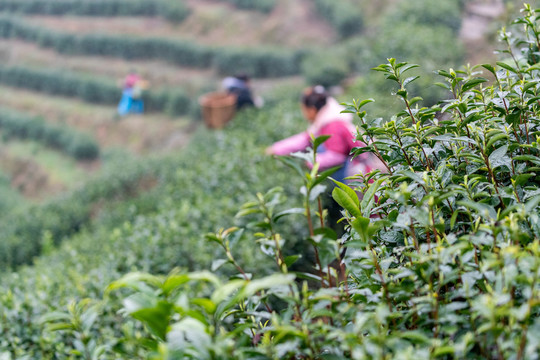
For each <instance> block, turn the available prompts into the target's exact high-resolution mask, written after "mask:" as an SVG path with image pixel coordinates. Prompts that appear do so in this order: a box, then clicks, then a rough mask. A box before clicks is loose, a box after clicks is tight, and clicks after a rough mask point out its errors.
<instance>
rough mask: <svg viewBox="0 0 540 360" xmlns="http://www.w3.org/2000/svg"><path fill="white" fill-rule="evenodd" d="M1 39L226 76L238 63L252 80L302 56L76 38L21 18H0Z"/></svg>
mask: <svg viewBox="0 0 540 360" xmlns="http://www.w3.org/2000/svg"><path fill="white" fill-rule="evenodd" d="M0 37H3V38H17V39H21V40H25V41H29V42H34V43H37V44H39V45H40V46H42V47H46V48H53V49H54V50H55V51H57V52H59V53H62V54H68V55H74V54H81V55H93V56H113V57H119V58H124V59H128V60H133V59H156V60H163V61H167V62H169V63H172V64H175V65H182V66H190V67H195V68H210V67H212V66H214V67H216V68H217V70H218V72H220V73H226V74H231V73H236V72H237V71H238V65H237V62H239V63H240V64H242V65H243V66H245V67H246V71H247V72H249V74H250V75H251V76H254V77H279V76H287V75H294V74H298V73H299V71H300V66H299V64H300V61H301V58H302V56H303V55H304V51H301V50H299V51H295V50H283V49H272V48H255V49H254V48H230V47H209V46H204V45H200V44H196V43H193V42H191V41H187V40H181V39H163V38H133V37H129V36H119V35H105V34H87V35H75V34H70V33H63V32H58V31H53V30H48V29H44V28H39V27H36V26H32V25H29V24H27V23H25V22H24V21H22V20H21V19H17V18H14V17H13V16H5V15H4V16H0ZM235 65H236V66H235Z"/></svg>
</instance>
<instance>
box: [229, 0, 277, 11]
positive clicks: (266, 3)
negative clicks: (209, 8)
mask: <svg viewBox="0 0 540 360" xmlns="http://www.w3.org/2000/svg"><path fill="white" fill-rule="evenodd" d="M221 1H224V2H228V3H231V4H233V5H234V6H236V7H237V8H238V9H246V10H257V11H261V12H263V13H269V12H270V11H272V10H273V9H274V8H275V7H276V0H257V1H253V0H221Z"/></svg>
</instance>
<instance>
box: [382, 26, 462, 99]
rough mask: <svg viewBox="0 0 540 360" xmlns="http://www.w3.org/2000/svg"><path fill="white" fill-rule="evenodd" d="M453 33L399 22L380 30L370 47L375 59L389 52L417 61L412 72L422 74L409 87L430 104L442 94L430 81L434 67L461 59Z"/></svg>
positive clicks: (394, 55) (452, 65)
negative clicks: (415, 68)
mask: <svg viewBox="0 0 540 360" xmlns="http://www.w3.org/2000/svg"><path fill="white" fill-rule="evenodd" d="M411 34H414V35H411ZM453 37H454V36H453V34H452V32H451V30H450V29H448V28H446V27H430V26H426V25H415V24H408V23H398V24H396V25H395V26H393V27H391V28H389V29H387V30H385V31H383V32H382V33H381V34H380V39H379V41H377V42H376V43H375V44H374V49H373V50H374V53H375V54H376V56H375V58H378V59H383V58H386V57H388V56H391V57H393V58H396V59H410V60H411V61H413V62H415V63H418V64H420V65H421V68H420V69H419V72H417V73H415V74H413V75H422V76H421V77H420V80H419V81H417V82H415V83H413V84H412V86H413V90H412V91H413V92H414V93H416V94H418V95H419V96H421V97H422V98H423V99H424V101H425V102H426V104H428V105H433V104H435V103H437V101H438V100H440V99H441V98H443V97H444V95H445V93H444V92H443V91H441V90H440V89H439V88H438V87H437V86H434V85H433V84H434V83H435V82H436V79H435V75H434V71H435V70H436V69H437V68H438V67H441V66H445V67H456V66H457V65H458V64H459V63H461V61H462V59H463V54H464V51H463V47H462V46H461V44H459V43H457V42H452V41H449V40H448V39H452V38H453ZM426 54H429V56H426Z"/></svg>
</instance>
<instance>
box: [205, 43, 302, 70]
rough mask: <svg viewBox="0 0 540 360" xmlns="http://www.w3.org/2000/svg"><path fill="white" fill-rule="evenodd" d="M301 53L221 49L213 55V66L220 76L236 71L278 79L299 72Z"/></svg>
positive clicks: (276, 50) (268, 49) (275, 50)
mask: <svg viewBox="0 0 540 360" xmlns="http://www.w3.org/2000/svg"><path fill="white" fill-rule="evenodd" d="M303 55H304V52H303V51H297V52H294V51H288V50H278V49H272V48H265V49H263V48H259V49H248V48H245V49H222V50H220V51H218V52H216V54H215V59H214V62H215V66H216V68H217V70H218V72H219V73H220V74H235V73H237V72H238V69H242V71H243V72H245V73H247V74H249V75H251V76H255V77H280V76H288V75H295V74H298V73H299V72H300V62H301V59H302V57H303Z"/></svg>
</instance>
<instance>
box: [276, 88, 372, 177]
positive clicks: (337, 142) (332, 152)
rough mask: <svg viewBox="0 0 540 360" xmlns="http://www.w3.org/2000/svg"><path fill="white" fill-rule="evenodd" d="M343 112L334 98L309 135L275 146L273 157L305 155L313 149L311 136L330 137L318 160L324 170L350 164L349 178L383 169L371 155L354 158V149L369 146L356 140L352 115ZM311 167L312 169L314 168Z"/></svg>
mask: <svg viewBox="0 0 540 360" xmlns="http://www.w3.org/2000/svg"><path fill="white" fill-rule="evenodd" d="M342 110H344V108H343V106H341V105H339V103H338V102H337V101H336V100H335V99H334V98H328V100H327V103H326V105H325V106H324V107H323V108H322V109H321V110H320V111H319V113H318V114H317V117H316V118H315V121H314V122H313V124H311V126H310V127H309V128H308V130H307V131H304V132H302V133H300V134H296V135H293V136H291V137H289V138H286V139H284V140H281V141H278V142H276V143H274V144H273V145H272V146H271V148H270V151H271V153H272V154H275V155H289V154H291V153H293V152H297V151H303V150H306V148H308V147H309V146H311V137H310V134H313V135H314V136H315V137H317V136H321V135H330V138H329V139H328V140H326V141H325V142H324V144H323V145H322V146H321V147H322V148H323V151H319V152H318V153H317V156H316V161H317V162H318V163H319V164H320V168H321V170H324V169H328V168H331V167H333V166H338V165H345V163H346V162H347V161H350V162H351V163H350V164H348V166H347V174H345V176H352V175H354V174H358V173H363V174H366V173H368V172H370V171H371V170H373V169H375V168H380V164H379V163H378V162H379V161H378V160H377V159H376V158H374V157H373V156H372V155H370V154H368V153H364V154H362V155H360V156H358V157H355V158H354V160H353V159H352V156H351V155H350V153H351V150H352V148H354V147H362V146H365V144H364V143H362V142H360V141H356V140H355V138H356V136H355V135H354V134H355V133H356V128H355V126H354V125H353V124H352V114H342V113H341V111H342ZM308 165H310V167H311V166H312V164H308Z"/></svg>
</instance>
